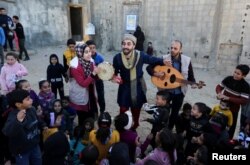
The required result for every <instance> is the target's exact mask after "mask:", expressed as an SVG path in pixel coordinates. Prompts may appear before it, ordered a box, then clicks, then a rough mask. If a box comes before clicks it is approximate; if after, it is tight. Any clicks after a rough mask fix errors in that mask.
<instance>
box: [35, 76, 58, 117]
mask: <svg viewBox="0 0 250 165" xmlns="http://www.w3.org/2000/svg"><path fill="white" fill-rule="evenodd" d="M39 89H40V92H39V94H38V98H39V102H40V105H41V107H42V111H43V116H46V115H48V114H49V111H50V109H51V108H52V107H51V104H52V102H53V101H54V100H55V95H54V93H53V92H52V91H51V87H50V83H49V82H48V81H47V80H41V81H39Z"/></svg>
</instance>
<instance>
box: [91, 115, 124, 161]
mask: <svg viewBox="0 0 250 165" xmlns="http://www.w3.org/2000/svg"><path fill="white" fill-rule="evenodd" d="M110 126H111V116H110V114H109V113H108V112H103V113H101V114H100V116H99V118H98V129H97V130H92V131H91V132H90V134H89V139H90V142H91V143H92V144H94V145H95V146H96V147H97V148H98V151H99V157H98V160H97V162H96V163H97V164H99V163H100V161H101V160H102V159H103V158H105V157H107V156H108V150H109V147H110V146H111V145H112V144H114V143H116V142H119V141H120V136H119V132H118V131H116V130H113V129H112V128H111V127H110Z"/></svg>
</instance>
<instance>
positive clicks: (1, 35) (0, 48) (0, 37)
mask: <svg viewBox="0 0 250 165" xmlns="http://www.w3.org/2000/svg"><path fill="white" fill-rule="evenodd" d="M4 43H5V35H4V31H3V28H2V27H1V26H0V58H1V66H3V64H4V52H3V46H4Z"/></svg>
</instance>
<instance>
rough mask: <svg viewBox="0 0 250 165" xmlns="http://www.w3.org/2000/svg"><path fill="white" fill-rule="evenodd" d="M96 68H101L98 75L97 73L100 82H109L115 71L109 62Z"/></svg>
mask: <svg viewBox="0 0 250 165" xmlns="http://www.w3.org/2000/svg"><path fill="white" fill-rule="evenodd" d="M98 68H101V71H100V73H98V74H97V75H98V77H99V78H100V79H101V80H111V79H112V77H113V75H114V73H115V70H114V67H113V65H112V64H110V63H109V62H102V63H100V64H99V65H98Z"/></svg>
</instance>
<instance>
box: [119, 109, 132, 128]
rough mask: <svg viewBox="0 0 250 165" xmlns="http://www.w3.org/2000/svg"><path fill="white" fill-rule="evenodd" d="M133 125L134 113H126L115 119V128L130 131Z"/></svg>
mask: <svg viewBox="0 0 250 165" xmlns="http://www.w3.org/2000/svg"><path fill="white" fill-rule="evenodd" d="M132 125H133V118H132V113H131V112H130V111H126V112H125V113H122V114H120V115H118V116H117V117H116V118H115V127H116V129H117V130H118V131H119V130H124V129H125V130H129V129H130V128H131V127H132Z"/></svg>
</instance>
